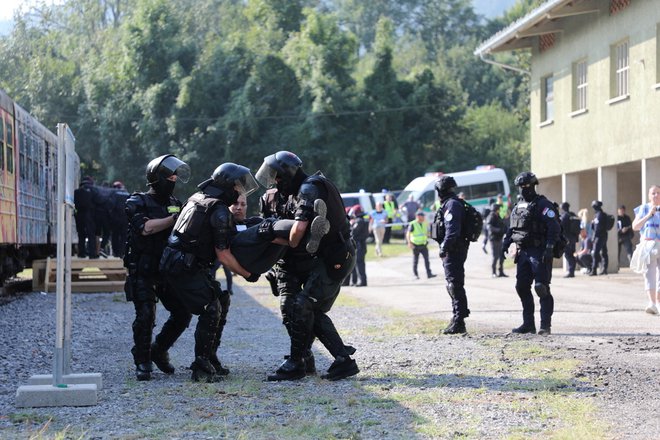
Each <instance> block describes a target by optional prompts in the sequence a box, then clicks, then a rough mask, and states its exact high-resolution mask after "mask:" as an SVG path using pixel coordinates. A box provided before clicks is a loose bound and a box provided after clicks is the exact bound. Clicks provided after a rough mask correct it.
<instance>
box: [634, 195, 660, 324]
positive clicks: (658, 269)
mask: <svg viewBox="0 0 660 440" xmlns="http://www.w3.org/2000/svg"><path fill="white" fill-rule="evenodd" d="M632 227H633V230H635V231H640V233H639V235H640V243H639V245H638V246H637V249H635V254H636V255H633V258H632V260H635V263H636V266H637V270H635V271H636V272H638V273H643V274H644V288H645V289H646V292H647V293H648V296H649V305H648V306H647V307H646V313H650V314H652V315H657V314H658V309H659V308H660V187H658V186H657V185H653V186H651V188H649V203H645V204H643V205H640V206H638V207H637V208H635V220H633V223H632ZM633 266H635V265H634V264H633V262H632V261H631V267H633Z"/></svg>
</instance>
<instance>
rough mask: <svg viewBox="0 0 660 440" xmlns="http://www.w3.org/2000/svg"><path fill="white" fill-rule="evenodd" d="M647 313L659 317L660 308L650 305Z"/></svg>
mask: <svg viewBox="0 0 660 440" xmlns="http://www.w3.org/2000/svg"><path fill="white" fill-rule="evenodd" d="M646 313H648V314H650V315H657V314H658V308H657V307H656V306H655V304H649V305H648V306H647V307H646Z"/></svg>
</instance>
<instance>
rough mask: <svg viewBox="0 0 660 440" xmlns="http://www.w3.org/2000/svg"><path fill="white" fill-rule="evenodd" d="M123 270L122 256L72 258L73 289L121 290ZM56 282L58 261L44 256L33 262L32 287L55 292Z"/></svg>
mask: <svg viewBox="0 0 660 440" xmlns="http://www.w3.org/2000/svg"><path fill="white" fill-rule="evenodd" d="M125 280H126V269H125V268H124V263H123V261H122V260H121V258H98V259H94V260H89V259H86V258H72V259H71V291H72V292H88V293H91V292H121V291H123V290H124V281H125ZM56 282H57V260H56V259H55V258H47V259H45V260H34V261H33V262H32V290H40V291H43V292H54V291H55V289H56Z"/></svg>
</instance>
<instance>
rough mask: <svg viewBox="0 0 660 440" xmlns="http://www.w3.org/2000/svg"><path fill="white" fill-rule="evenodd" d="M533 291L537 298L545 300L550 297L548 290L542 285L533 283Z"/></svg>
mask: <svg viewBox="0 0 660 440" xmlns="http://www.w3.org/2000/svg"><path fill="white" fill-rule="evenodd" d="M534 291H535V292H536V294H537V295H538V297H539V298H545V297H546V296H548V295H550V288H549V287H548V286H547V285H545V284H543V283H534Z"/></svg>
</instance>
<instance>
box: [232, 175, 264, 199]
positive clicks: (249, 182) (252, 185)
mask: <svg viewBox="0 0 660 440" xmlns="http://www.w3.org/2000/svg"><path fill="white" fill-rule="evenodd" d="M235 185H236V191H238V193H239V194H241V195H243V196H245V197H247V196H249V195H250V194H252V193H253V192H255V191H256V190H257V189H258V188H259V184H258V183H257V181H256V180H254V177H252V174H251V173H246V174H244V175H243V176H241V177H240V178H239V179H236V182H235Z"/></svg>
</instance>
